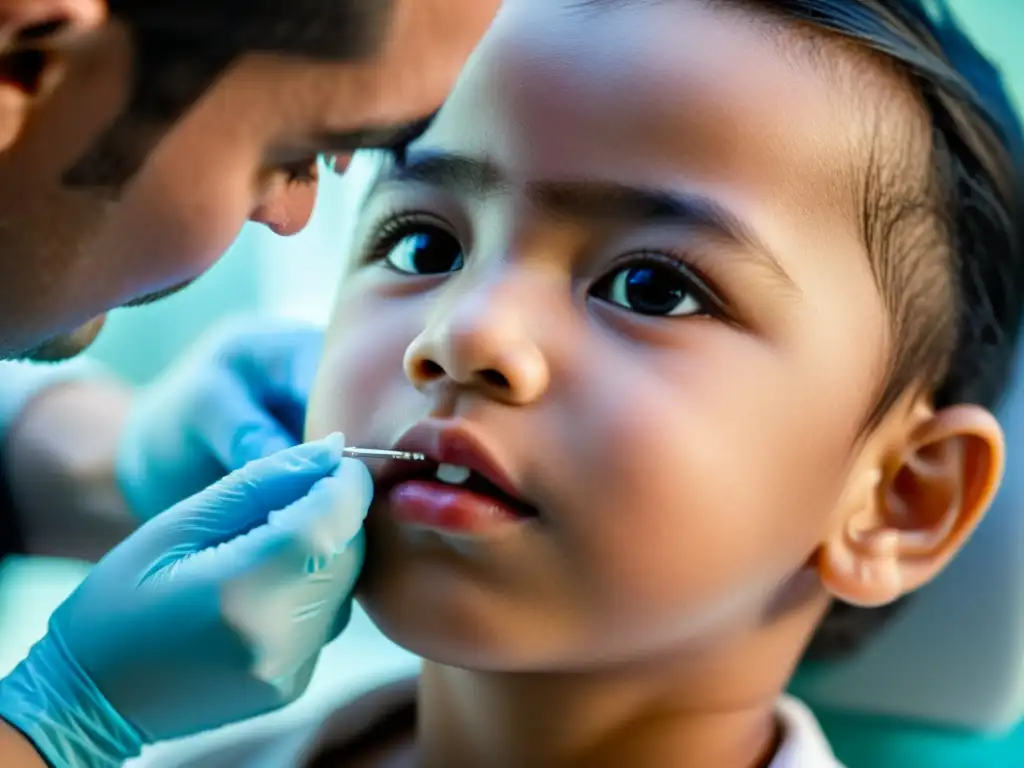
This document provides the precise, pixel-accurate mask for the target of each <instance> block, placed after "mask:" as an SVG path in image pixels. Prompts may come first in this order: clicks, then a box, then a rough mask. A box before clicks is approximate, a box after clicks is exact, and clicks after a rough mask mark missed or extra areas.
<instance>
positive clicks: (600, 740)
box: [417, 633, 801, 768]
mask: <svg viewBox="0 0 1024 768" xmlns="http://www.w3.org/2000/svg"><path fill="white" fill-rule="evenodd" d="M787 634H788V633H787ZM783 640H784V639H783V638H771V637H769V638H765V637H763V636H762V637H759V638H757V639H756V641H754V640H753V639H752V641H751V642H752V643H753V645H748V644H747V643H743V644H742V645H743V646H744V647H742V648H739V647H733V648H731V649H716V650H715V651H709V652H707V653H703V654H700V656H701V658H699V659H694V658H692V656H691V657H690V658H688V659H685V660H678V659H675V660H664V659H662V660H658V661H657V662H656V663H650V664H648V665H647V668H646V669H637V668H636V667H633V668H630V669H628V670H617V671H607V672H604V671H603V672H590V673H574V674H567V673H566V674H504V673H486V672H471V671H466V670H461V669H455V668H452V667H445V666H442V665H439V664H434V663H427V664H426V665H425V666H424V669H423V673H422V676H421V679H420V690H419V706H418V715H417V717H418V723H419V725H418V731H419V734H418V738H417V741H418V743H417V753H418V755H419V760H418V764H419V765H420V766H423V767H424V768H433V767H434V766H448V765H465V766H496V767H498V766H520V765H536V766H545V767H547V766H551V767H555V766H557V767H558V768H570V767H573V766H588V768H590V767H594V768H599V767H600V766H609V767H611V766H623V765H687V766H689V765H694V766H697V765H699V766H701V767H702V768H763V767H764V766H767V765H768V764H769V763H770V761H771V758H772V757H773V755H774V754H775V751H776V749H777V747H778V740H779V734H778V728H777V724H776V720H775V707H776V705H777V701H778V698H779V695H780V692H781V691H782V690H783V689H784V687H785V684H786V682H787V680H788V679H789V676H790V674H791V671H792V669H793V667H794V666H795V664H796V661H797V658H798V656H799V653H800V649H801V647H800V646H794V645H793V644H792V642H788V643H787V642H784V641H783ZM496 756H500V758H498V759H496Z"/></svg>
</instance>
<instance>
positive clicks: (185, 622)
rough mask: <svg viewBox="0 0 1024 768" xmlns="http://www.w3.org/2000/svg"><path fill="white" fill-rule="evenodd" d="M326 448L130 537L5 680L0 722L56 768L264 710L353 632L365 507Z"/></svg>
mask: <svg viewBox="0 0 1024 768" xmlns="http://www.w3.org/2000/svg"><path fill="white" fill-rule="evenodd" d="M342 441H343V438H341V437H339V436H337V435H336V436H333V437H331V438H327V439H326V440H323V441H320V442H317V443H309V444H307V445H302V446H299V447H296V448H292V449H289V450H286V451H284V452H282V453H280V454H277V455H275V456H272V457H270V458H267V459H263V460H261V461H257V462H255V463H253V464H250V465H248V466H247V467H245V468H244V469H242V470H240V471H238V472H235V473H233V474H231V475H229V476H228V477H226V478H224V479H223V480H222V481H221V482H219V483H218V484H217V485H215V486H213V487H211V488H209V489H207V490H204V491H202V492H201V493H199V494H198V495H196V496H194V497H192V498H189V499H187V500H185V501H183V502H181V503H180V504H179V505H177V506H176V507H174V508H172V509H170V510H168V511H167V512H166V513H164V514H162V515H159V516H157V517H156V518H154V519H153V520H151V521H150V522H149V523H147V524H146V525H144V526H143V527H142V528H140V529H139V530H138V531H136V532H135V533H134V534H133V535H132V536H131V537H129V538H128V539H127V540H125V542H124V543H122V544H121V545H120V546H119V547H117V548H116V549H115V550H113V552H111V553H110V554H109V555H108V556H107V557H105V558H104V559H103V560H102V561H100V563H99V564H98V565H96V566H95V568H94V569H93V570H92V572H91V573H90V575H89V576H88V577H87V578H86V580H85V581H84V582H83V583H82V584H81V586H79V588H78V589H77V590H76V591H75V592H74V594H72V596H71V597H70V598H68V600H67V601H66V602H65V603H64V604H63V605H62V606H61V607H60V608H59V609H58V610H57V611H56V613H55V614H54V616H53V618H52V620H51V622H50V629H49V632H48V634H47V636H46V637H45V638H44V639H43V640H41V641H40V642H39V643H38V644H37V645H36V646H35V647H34V648H33V649H32V651H31V652H30V654H29V656H28V658H27V659H26V660H25V661H24V662H22V664H21V665H20V666H19V667H18V668H17V669H16V670H15V671H14V672H13V673H11V675H10V676H9V677H7V678H6V679H4V680H3V681H0V716H2V717H3V718H4V719H5V720H7V721H8V722H10V723H11V724H12V725H14V726H15V727H16V728H18V729H19V730H21V731H22V732H23V733H25V734H26V735H28V736H29V738H30V739H31V740H32V741H33V742H34V743H35V744H36V745H37V748H38V749H39V751H40V752H41V753H42V754H44V755H45V756H46V758H47V759H48V760H49V761H50V762H51V764H53V765H54V766H58V767H60V768H63V767H64V766H76V767H81V768H101V767H102V768H106V766H114V765H120V764H121V763H122V762H123V761H124V760H126V759H130V758H131V757H133V756H135V755H137V754H138V752H139V751H140V748H141V746H142V745H143V744H146V743H151V742H154V741H157V740H162V739H169V738H175V737H180V736H183V735H186V734H193V733H197V732H199V731H203V730H206V729H209V728H214V727H219V726H221V725H224V724H226V723H229V722H232V721H237V720H241V719H243V718H248V717H252V716H255V715H258V714H261V713H264V712H268V711H271V710H274V709H276V708H278V707H281V706H282V705H285V704H287V703H289V702H291V701H293V700H294V699H295V698H296V697H298V696H299V694H301V693H302V692H303V691H304V690H305V688H306V686H307V684H308V682H309V679H310V676H311V674H312V672H313V667H314V665H315V663H316V659H317V657H318V655H319V653H320V649H321V648H322V647H323V645H324V644H325V643H327V642H328V641H330V640H332V639H333V638H334V637H336V636H337V634H338V632H340V630H341V629H342V628H343V627H344V625H345V624H346V623H347V621H348V618H349V612H350V606H351V601H350V593H351V590H352V587H353V585H354V582H355V579H356V576H357V573H358V571H359V568H360V567H361V564H362V557H363V543H362V538H361V535H360V534H359V532H360V530H361V526H362V522H363V519H364V517H365V514H366V511H367V508H368V507H369V504H370V500H371V497H372V494H373V486H372V481H371V479H370V474H369V472H368V471H367V470H366V467H365V466H364V465H363V464H361V463H360V462H358V461H354V460H351V459H342V458H341V451H342V447H343V442H342Z"/></svg>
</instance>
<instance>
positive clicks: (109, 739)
mask: <svg viewBox="0 0 1024 768" xmlns="http://www.w3.org/2000/svg"><path fill="white" fill-rule="evenodd" d="M0 717H2V718H3V719H4V720H6V721H7V722H8V723H10V724H11V725H12V726H14V727H15V728H17V729H18V730H19V731H21V733H22V734H24V735H25V737H26V738H28V739H29V740H30V741H31V742H32V743H33V744H34V745H35V747H36V750H37V751H39V752H40V754H42V755H43V757H45V758H46V760H47V761H48V762H49V763H50V765H52V766H56V767H60V766H69V765H74V766H77V767H78V768H114V767H115V766H120V765H122V764H123V763H124V762H125V761H126V760H130V759H131V758H134V757H138V755H139V753H140V752H141V751H142V747H143V742H142V739H141V737H140V736H139V734H138V732H137V731H136V730H135V729H134V728H133V727H132V726H131V725H130V724H129V723H128V722H127V721H126V720H125V719H124V718H123V717H121V715H120V714H118V712H117V711H116V710H115V709H114V708H113V707H112V706H111V705H110V703H109V702H108V701H107V700H106V698H105V697H104V696H103V694H102V693H100V691H99V689H98V688H97V687H96V685H95V684H94V683H93V681H92V680H91V679H90V678H89V676H88V675H86V674H85V672H84V671H83V670H82V669H81V667H79V665H78V663H77V662H76V661H75V660H74V659H73V658H72V657H71V655H70V654H69V653H68V652H67V650H66V648H65V647H64V644H63V642H62V641H61V639H60V637H59V636H56V635H52V634H50V635H47V636H46V637H44V638H43V639H42V640H41V641H40V642H38V643H37V644H36V645H35V647H33V649H32V651H31V652H30V653H29V655H28V658H26V659H25V660H24V661H23V662H21V664H19V665H18V667H17V668H16V669H15V670H14V671H13V672H12V673H11V674H10V675H9V676H7V677H6V678H4V679H3V680H0Z"/></svg>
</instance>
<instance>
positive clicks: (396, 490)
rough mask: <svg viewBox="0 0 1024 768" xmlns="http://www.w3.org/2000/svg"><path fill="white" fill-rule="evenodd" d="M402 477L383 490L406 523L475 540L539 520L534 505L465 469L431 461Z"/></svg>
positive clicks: (396, 515) (393, 512) (391, 509)
mask: <svg viewBox="0 0 1024 768" xmlns="http://www.w3.org/2000/svg"><path fill="white" fill-rule="evenodd" d="M403 475H404V477H402V478H400V479H399V478H393V479H392V480H391V483H390V487H385V488H382V489H381V490H382V491H385V492H386V493H387V500H388V510H389V512H390V513H391V515H392V516H393V517H394V518H395V519H396V520H398V522H400V523H403V524H406V525H411V526H415V527H418V528H429V529H434V530H437V531H442V532H449V533H455V534H461V535H468V536H474V535H484V534H490V533H494V532H496V531H498V530H500V529H501V528H503V527H506V526H508V525H510V524H518V523H521V522H523V521H526V520H532V519H535V518H536V517H537V509H536V508H535V507H532V506H531V505H529V504H528V503H526V502H525V501H524V500H522V499H520V498H518V497H516V496H513V495H512V494H510V493H508V492H506V491H505V490H503V489H502V488H499V487H498V486H497V485H496V484H495V483H493V482H491V481H490V480H489V479H488V478H486V477H484V476H483V475H482V474H480V473H479V472H476V471H474V470H471V469H469V468H468V467H465V466H461V465H457V464H435V463H427V464H426V465H425V466H424V465H420V466H418V467H416V468H414V469H413V468H410V471H409V472H408V473H403ZM396 480H397V482H396Z"/></svg>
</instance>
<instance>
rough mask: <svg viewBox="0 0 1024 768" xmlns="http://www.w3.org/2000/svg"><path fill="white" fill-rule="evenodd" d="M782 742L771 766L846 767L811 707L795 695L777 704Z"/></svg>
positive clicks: (805, 767)
mask: <svg viewBox="0 0 1024 768" xmlns="http://www.w3.org/2000/svg"><path fill="white" fill-rule="evenodd" d="M776 713H777V716H778V719H779V724H780V725H781V727H782V731H783V732H782V743H781V744H780V746H779V751H778V752H776V754H775V758H774V759H773V760H772V762H771V764H770V765H769V768H843V766H842V763H840V762H839V760H838V759H836V756H835V754H834V753H833V752H832V747H831V746H829V743H828V739H826V738H825V734H824V733H823V732H822V730H821V726H819V725H818V721H817V719H816V718H815V717H814V714H813V713H812V712H811V710H810V709H808V708H807V706H806V705H804V704H803V703H802V702H801V701H798V700H797V699H794V698H793V697H791V696H783V697H782V698H781V699H780V700H779V704H778V706H777V707H776Z"/></svg>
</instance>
